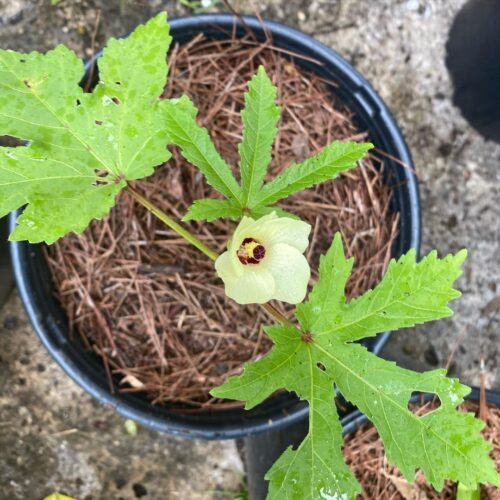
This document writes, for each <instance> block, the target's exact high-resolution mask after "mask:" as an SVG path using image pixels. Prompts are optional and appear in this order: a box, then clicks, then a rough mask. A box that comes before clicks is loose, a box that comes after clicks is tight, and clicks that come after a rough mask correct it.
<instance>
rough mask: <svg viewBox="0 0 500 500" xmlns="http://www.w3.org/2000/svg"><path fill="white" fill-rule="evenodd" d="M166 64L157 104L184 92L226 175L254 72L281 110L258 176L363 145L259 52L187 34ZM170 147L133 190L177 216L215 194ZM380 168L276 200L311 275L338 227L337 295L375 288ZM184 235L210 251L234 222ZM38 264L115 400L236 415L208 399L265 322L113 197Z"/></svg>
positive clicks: (302, 81)
mask: <svg viewBox="0 0 500 500" xmlns="http://www.w3.org/2000/svg"><path fill="white" fill-rule="evenodd" d="M169 63H170V75H171V76H170V78H169V80H168V84H167V86H166V89H165V97H170V96H180V95H182V94H187V95H189V96H190V97H191V98H192V99H193V101H194V102H195V104H196V105H197V106H198V108H199V110H200V112H199V122H200V124H202V125H203V126H205V127H207V128H208V130H209V131H210V134H211V136H212V138H213V140H214V141H215V143H216V145H217V147H218V149H219V151H220V152H221V154H222V156H223V157H224V158H225V159H226V160H227V161H228V163H229V164H230V165H232V166H235V165H237V163H238V155H237V143H238V142H239V141H240V139H241V133H242V126H241V120H240V116H239V111H240V110H241V108H242V106H243V102H244V101H243V93H244V92H245V90H246V84H247V81H248V80H249V79H250V78H251V76H252V75H253V74H254V72H255V71H256V69H257V67H258V65H259V64H263V65H264V66H265V68H266V70H267V72H268V74H269V75H272V79H273V82H274V83H275V84H276V85H277V87H278V100H279V104H280V106H281V107H282V109H283V111H282V117H281V121H280V123H279V134H278V137H277V140H276V143H275V146H274V150H273V162H272V165H271V169H270V170H271V175H276V174H277V173H278V172H280V171H281V170H282V169H284V168H285V167H286V166H288V165H289V164H290V163H291V162H293V161H302V160H303V159H305V158H306V157H308V156H310V155H312V154H314V153H315V152H317V151H319V150H320V149H322V147H324V146H325V145H326V144H328V143H329V142H331V141H333V140H334V139H351V140H366V139H368V137H367V136H366V134H365V133H364V132H363V131H359V130H357V128H356V127H355V125H354V124H353V116H352V114H351V112H350V111H349V110H348V109H346V108H345V107H344V106H342V105H341V104H340V103H338V102H332V96H331V93H330V91H329V89H328V87H327V85H326V83H325V82H323V81H322V80H321V79H320V78H319V77H317V76H314V75H312V74H309V73H307V72H304V71H303V70H299V69H298V67H297V66H296V65H295V64H294V63H292V62H290V61H289V60H288V59H287V58H285V57H284V55H283V54H282V53H281V52H280V51H279V50H277V49H275V48H273V47H272V44H271V43H270V42H267V43H264V44H259V45H257V44H255V43H254V42H253V41H252V40H251V39H248V38H247V39H243V40H239V41H237V40H226V41H219V42H217V41H207V40H204V39H203V37H201V36H198V37H197V38H195V39H194V40H193V41H191V42H190V43H189V44H186V45H183V46H181V47H179V46H175V47H174V48H173V50H172V52H171V54H170V57H169ZM172 151H173V158H172V159H171V160H170V161H169V162H168V164H167V165H164V166H162V167H159V168H157V169H156V172H155V174H154V175H153V176H151V177H150V178H148V179H144V180H141V181H140V182H137V183H135V185H134V187H135V188H136V189H137V190H138V191H139V192H140V193H141V194H143V195H144V196H145V197H146V198H148V199H149V200H151V201H152V202H153V203H154V204H156V205H158V206H159V207H160V208H161V209H162V210H164V211H165V212H167V213H168V214H171V215H173V216H174V217H176V218H181V217H182V216H183V215H184V214H185V213H186V210H187V208H188V206H189V205H190V203H191V202H192V201H193V200H194V199H197V198H202V197H206V196H215V194H214V192H213V190H212V189H211V188H209V187H208V186H207V185H206V183H205V182H204V179H203V177H202V175H201V174H200V173H199V172H198V171H197V169H196V168H194V167H192V166H191V165H189V164H188V163H187V162H185V161H184V160H183V159H182V157H181V156H180V154H179V151H178V150H176V149H175V148H172ZM383 169H384V165H383V161H382V160H380V159H378V158H375V157H374V156H370V157H369V158H368V159H366V160H364V161H363V162H362V164H361V168H357V169H355V170H353V171H351V172H348V173H346V174H344V175H342V176H340V177H339V178H338V179H337V180H335V181H333V182H331V181H330V182H326V183H324V184H323V185H321V186H319V187H317V188H316V189H311V190H307V191H304V192H301V193H300V194H297V195H294V196H292V197H290V198H289V199H288V200H286V202H284V203H282V204H281V206H282V207H283V208H285V209H287V210H289V211H290V212H292V213H295V214H297V215H299V216H300V217H302V218H303V219H305V220H307V221H309V222H310V223H311V224H312V226H313V231H312V237H311V245H310V247H309V248H308V250H307V257H308V258H309V259H310V263H311V266H312V269H313V270H315V269H316V268H317V265H318V261H319V256H320V254H321V253H323V252H325V250H326V249H327V248H328V246H329V244H330V242H331V239H332V237H333V234H334V233H335V232H336V231H341V233H342V235H343V238H344V241H345V243H346V245H347V254H348V255H349V256H354V257H355V259H356V267H355V270H354V273H353V276H352V278H351V279H350V281H349V284H348V296H349V297H353V296H356V295H358V294H359V293H360V292H362V291H364V290H367V289H368V288H370V287H372V286H373V285H375V284H376V283H377V282H378V281H379V279H380V277H381V276H382V274H383V271H384V270H385V268H386V266H387V264H388V262H389V259H390V254H391V246H392V243H393V241H394V238H395V237H396V236H397V229H398V219H397V216H396V215H394V214H391V213H390V212H389V209H388V207H389V202H390V197H391V188H389V187H388V186H387V183H386V182H384V180H383V174H382V171H383ZM187 226H188V227H189V229H190V230H191V231H193V233H195V234H197V235H198V236H199V237H200V238H201V239H202V240H203V241H204V242H205V243H206V244H207V245H209V246H210V247H212V248H213V249H215V250H217V251H218V252H222V251H224V249H225V244H226V240H227V239H228V236H230V234H231V232H232V231H233V229H234V227H235V224H234V223H231V222H227V221H218V222H214V223H210V224H201V223H189V224H187ZM47 256H48V262H49V264H50V268H51V271H52V273H53V276H54V281H55V287H56V290H57V294H58V296H59V298H60V301H61V303H62V305H63V307H64V309H65V310H66V312H67V315H68V318H69V322H70V326H71V329H72V330H74V331H76V332H78V334H79V335H80V337H81V338H82V339H83V342H84V343H85V345H86V347H87V348H88V349H89V350H93V351H95V352H97V353H98V354H99V355H101V356H102V359H103V362H104V365H105V368H106V371H107V373H108V377H109V378H110V382H111V375H112V374H114V375H118V376H119V377H120V380H121V383H120V386H119V388H118V389H119V390H120V391H123V392H144V393H146V394H147V395H148V397H149V398H150V399H151V401H152V402H153V403H154V404H161V403H167V402H182V403H184V404H186V405H188V406H190V407H193V408H202V409H204V408H208V407H210V408H226V407H229V406H231V405H233V406H235V405H239V403H234V402H227V401H220V400H214V399H213V398H211V397H210V395H209V394H208V391H209V390H210V389H211V388H213V387H215V386H217V385H219V384H221V383H222V382H223V381H224V380H225V379H226V378H227V377H228V376H229V375H233V374H235V373H238V372H240V370H241V367H242V365H243V363H244V362H246V361H249V360H252V359H256V358H258V357H260V356H262V355H263V354H265V353H266V352H267V351H268V350H269V349H270V341H269V340H268V339H267V338H266V337H265V335H264V334H263V332H262V325H265V324H269V323H270V322H271V320H270V319H269V318H268V317H266V315H265V313H263V311H262V310H261V309H260V308H259V307H256V306H251V307H241V306H239V305H237V304H235V303H234V302H232V301H231V300H227V299H226V298H225V296H224V291H223V287H222V286H221V282H220V281H219V280H218V279H217V277H216V276H215V273H214V268H213V264H212V263H211V262H210V261H208V259H207V258H206V257H205V256H204V255H202V254H201V253H199V252H198V250H196V249H194V248H193V247H191V246H189V245H188V244H186V243H185V242H184V241H183V240H182V239H181V238H179V237H178V236H177V235H176V234H174V233H173V232H172V231H170V230H169V229H168V228H167V227H165V226H164V225H163V224H162V223H161V222H160V221H159V220H157V219H156V218H155V217H154V216H152V215H151V214H149V213H147V212H146V211H145V210H144V209H143V208H142V207H141V206H138V205H137V204H136V203H135V202H134V201H133V200H132V199H131V197H130V196H129V195H128V194H127V193H122V194H121V195H120V196H119V199H118V203H117V206H116V207H115V208H114V209H113V210H112V211H111V213H110V215H109V216H108V217H107V218H106V219H105V220H104V221H99V222H94V223H92V224H91V225H90V227H89V228H88V229H87V230H86V231H85V232H84V233H83V234H82V235H75V234H72V235H69V236H67V237H65V238H63V239H62V240H61V241H59V242H58V243H57V244H55V245H54V246H52V247H50V248H49V249H48V252H47ZM316 278H317V274H316V272H315V271H313V280H314V279H316ZM277 306H278V307H282V306H281V305H277ZM286 313H287V314H291V311H290V310H288V311H287V312H286ZM116 389H117V388H115V389H114V390H116Z"/></svg>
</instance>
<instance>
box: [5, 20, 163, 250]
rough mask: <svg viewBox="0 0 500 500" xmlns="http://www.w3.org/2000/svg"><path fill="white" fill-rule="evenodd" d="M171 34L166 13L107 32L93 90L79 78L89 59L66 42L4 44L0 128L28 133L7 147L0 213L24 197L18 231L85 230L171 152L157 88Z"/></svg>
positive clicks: (22, 235)
mask: <svg viewBox="0 0 500 500" xmlns="http://www.w3.org/2000/svg"><path fill="white" fill-rule="evenodd" d="M170 40H171V38H170V36H169V28H168V25H167V23H166V15H165V13H162V14H159V15H158V16H156V17H155V18H153V19H152V20H150V21H149V22H148V23H147V24H146V25H144V26H140V27H139V28H137V30H136V31H135V32H134V33H133V34H132V35H131V36H130V37H128V38H125V39H122V40H110V41H109V42H108V45H107V47H106V48H105V50H104V52H103V55H102V57H101V58H100V59H99V68H100V69H101V73H100V76H101V81H100V82H99V83H98V84H97V86H96V88H95V89H94V91H93V92H92V93H84V92H83V90H82V88H81V87H80V86H79V82H80V80H81V78H82V76H83V64H82V62H81V61H80V60H79V59H78V58H77V57H76V55H75V54H74V53H73V52H71V51H70V50H69V49H67V48H66V47H64V46H62V45H60V46H58V47H57V48H56V49H54V50H52V51H49V52H48V53H47V54H40V53H37V52H32V53H30V54H21V53H18V52H14V51H9V50H0V89H1V93H0V134H3V135H10V136H14V137H17V138H20V139H24V140H28V141H30V144H29V145H28V146H21V147H18V148H2V149H0V214H1V215H5V214H6V213H8V212H10V211H12V210H15V209H17V208H19V207H21V206H23V205H25V204H27V208H26V210H25V213H24V215H22V216H21V217H20V218H19V219H18V224H19V225H18V227H17V228H16V230H15V231H14V232H13V234H12V235H11V239H13V240H19V239H28V240H29V241H31V242H39V241H45V242H47V243H52V242H53V241H55V240H57V239H58V238H60V237H61V236H64V235H65V234H67V233H68V232H71V231H75V232H81V231H82V230H84V229H85V227H86V226H87V225H88V224H89V223H90V221H91V220H92V219H94V218H98V219H99V218H102V217H104V216H105V215H106V214H107V213H108V211H109V209H110V208H111V207H112V206H113V204H114V200H115V197H116V195H117V194H118V193H119V191H120V189H121V188H123V187H124V186H125V185H126V181H128V180H133V179H139V178H142V177H145V176H147V175H150V174H151V173H152V172H153V169H154V166H155V165H159V164H161V163H163V162H165V161H166V160H168V158H169V157H170V153H169V151H168V150H167V149H166V144H167V142H168V134H167V130H166V127H165V126H164V125H163V121H162V116H163V113H162V112H161V109H162V103H161V102H160V100H159V96H160V94H161V93H162V90H163V86H164V84H165V79H166V76H167V64H166V53H167V50H168V47H169V44H170ZM1 215H0V216H1Z"/></svg>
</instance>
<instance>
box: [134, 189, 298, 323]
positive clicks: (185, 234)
mask: <svg viewBox="0 0 500 500" xmlns="http://www.w3.org/2000/svg"><path fill="white" fill-rule="evenodd" d="M125 190H126V191H127V192H128V193H129V194H130V196H132V198H134V200H136V201H137V202H138V203H140V204H141V205H142V206H143V207H144V208H146V209H147V210H149V211H150V212H151V213H152V214H153V215H155V216H156V217H158V219H160V220H161V221H162V222H163V223H164V224H165V225H167V226H168V227H169V228H170V229H172V230H173V231H175V232H176V233H177V234H178V235H179V236H181V237H182V238H184V239H185V240H187V241H188V242H189V243H191V245H193V246H195V247H196V248H197V249H198V250H199V251H200V252H202V253H204V254H205V255H206V256H207V257H208V258H209V259H211V260H216V259H217V257H218V256H219V255H218V254H217V253H216V252H214V251H213V250H211V249H210V248H209V247H207V245H205V243H203V242H202V241H201V240H199V239H198V238H197V237H196V236H194V235H193V234H191V233H190V232H189V231H188V230H187V229H184V228H183V227H182V226H181V225H180V224H179V223H177V222H175V220H174V219H172V218H171V217H169V216H168V215H167V214H166V213H165V212H164V211H163V210H160V209H159V208H158V207H157V206H155V205H153V203H151V202H150V201H149V200H147V199H146V198H144V196H141V195H140V194H139V193H138V192H137V191H136V190H135V189H134V188H132V187H131V186H127V187H126V188H125ZM260 306H261V307H262V309H264V311H266V312H267V314H269V316H271V317H272V318H274V319H275V320H276V321H277V322H278V323H282V324H284V325H288V326H294V325H293V323H292V322H291V321H290V320H289V319H288V318H286V317H285V316H283V314H281V312H280V311H278V309H276V308H275V307H274V306H272V305H271V304H269V303H267V304H260Z"/></svg>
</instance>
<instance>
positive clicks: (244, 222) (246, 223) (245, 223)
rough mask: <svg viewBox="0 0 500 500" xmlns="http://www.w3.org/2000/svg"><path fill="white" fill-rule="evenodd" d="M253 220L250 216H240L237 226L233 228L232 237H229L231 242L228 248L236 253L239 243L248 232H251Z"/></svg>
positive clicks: (246, 236)
mask: <svg viewBox="0 0 500 500" xmlns="http://www.w3.org/2000/svg"><path fill="white" fill-rule="evenodd" d="M254 224H255V220H254V219H252V218H251V217H242V219H241V221H240V223H239V224H238V227H237V228H236V229H235V231H234V234H233V237H232V238H231V243H230V245H229V250H230V251H232V252H233V253H236V251H237V250H238V248H239V247H240V245H241V242H242V241H243V240H244V239H245V238H248V237H249V236H248V235H249V234H250V233H251V232H252V228H253V227H254Z"/></svg>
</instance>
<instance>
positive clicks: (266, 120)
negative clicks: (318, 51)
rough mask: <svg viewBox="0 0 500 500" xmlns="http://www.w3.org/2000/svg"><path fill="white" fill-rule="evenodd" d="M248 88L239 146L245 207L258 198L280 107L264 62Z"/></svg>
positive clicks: (252, 203) (268, 160)
mask: <svg viewBox="0 0 500 500" xmlns="http://www.w3.org/2000/svg"><path fill="white" fill-rule="evenodd" d="M248 90H249V91H248V93H246V94H245V108H244V109H243V111H242V112H241V118H242V120H243V125H244V128H243V139H242V141H241V144H240V145H239V147H238V151H239V153H240V174H241V188H242V193H243V199H242V202H243V206H244V207H252V206H253V205H254V200H256V199H257V198H258V194H259V191H260V189H261V188H262V184H263V182H264V176H265V175H266V170H267V166H268V165H269V163H270V162H271V149H272V146H273V142H274V138H275V137H276V134H277V133H278V129H277V127H276V125H277V123H278V120H279V118H280V108H279V107H278V106H276V104H275V101H276V94H277V89H276V87H275V86H274V85H273V84H272V82H271V80H270V79H269V77H268V76H267V74H266V71H265V69H264V66H259V69H258V71H257V73H256V74H255V76H254V77H253V78H252V79H251V80H250V82H249V84H248Z"/></svg>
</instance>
